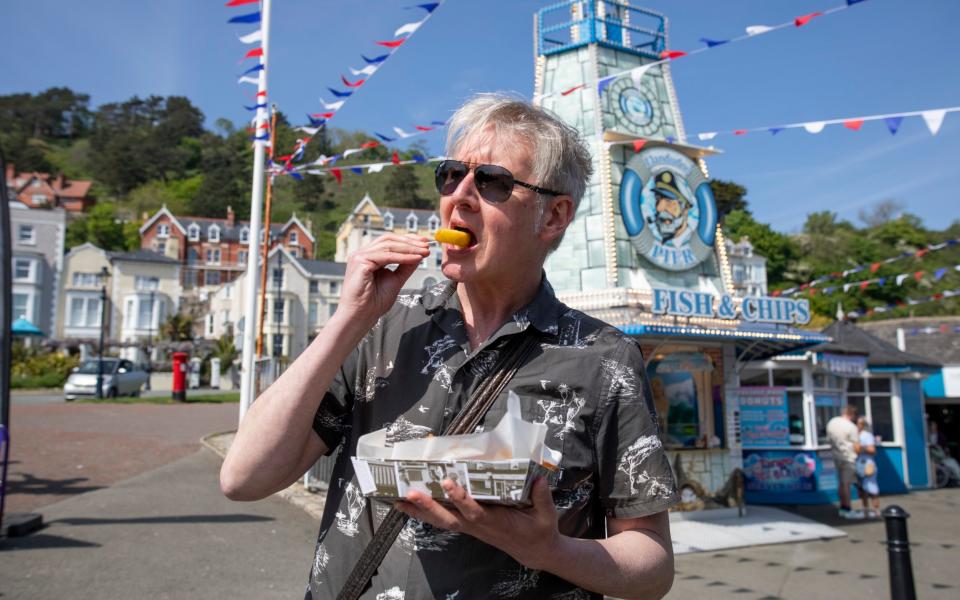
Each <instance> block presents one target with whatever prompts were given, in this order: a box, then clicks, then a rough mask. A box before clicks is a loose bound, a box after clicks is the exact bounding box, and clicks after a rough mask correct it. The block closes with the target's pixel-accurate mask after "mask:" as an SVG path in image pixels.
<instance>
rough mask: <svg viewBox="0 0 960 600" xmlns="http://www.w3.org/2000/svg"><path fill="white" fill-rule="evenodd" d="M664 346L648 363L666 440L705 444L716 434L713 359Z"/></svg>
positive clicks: (668, 443)
mask: <svg viewBox="0 0 960 600" xmlns="http://www.w3.org/2000/svg"><path fill="white" fill-rule="evenodd" d="M674 348H676V350H674V351H671V349H670V348H664V349H662V350H660V351H658V352H657V354H656V355H655V356H654V357H653V359H652V360H651V361H650V363H649V364H648V365H647V374H648V376H649V378H650V388H651V391H652V392H653V402H654V406H655V407H656V412H657V420H658V421H659V424H660V434H661V436H662V437H663V443H664V445H665V446H667V447H673V448H683V447H686V448H693V447H704V446H705V445H706V444H707V443H708V442H709V440H710V438H712V437H714V436H717V428H716V427H715V422H714V415H713V404H714V402H713V384H714V378H713V370H714V365H713V361H712V360H711V359H710V357H709V356H707V355H706V354H703V353H701V352H691V351H689V350H687V349H685V348H682V347H680V346H675V347H674Z"/></svg>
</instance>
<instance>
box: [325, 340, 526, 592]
mask: <svg viewBox="0 0 960 600" xmlns="http://www.w3.org/2000/svg"><path fill="white" fill-rule="evenodd" d="M538 344H539V340H538V339H537V336H536V335H533V334H532V333H526V332H525V333H521V334H519V335H516V336H515V337H514V338H513V339H511V340H510V341H509V342H507V345H506V346H505V347H504V351H503V354H501V356H500V359H499V360H498V361H497V364H496V367H495V368H494V370H493V372H492V374H491V375H490V376H489V377H487V378H486V379H484V380H483V382H482V383H481V384H480V385H479V386H477V389H476V390H474V392H473V396H472V397H471V398H470V401H469V402H467V403H466V405H464V407H463V408H462V409H460V412H459V413H458V414H457V416H456V417H454V419H453V421H452V422H451V423H450V425H449V426H448V427H447V428H446V430H444V432H443V435H460V434H464V433H472V432H473V431H474V430H476V428H477V426H478V425H479V424H480V421H481V420H483V417H484V415H486V414H487V411H488V410H490V407H491V406H493V403H494V401H495V400H496V399H497V396H499V395H500V392H502V391H503V388H504V387H506V385H507V382H509V381H510V380H511V379H512V378H513V376H514V375H515V374H516V372H517V370H518V369H519V368H520V367H521V365H523V363H524V361H525V360H526V359H527V357H528V356H530V353H531V352H533V349H534V348H535V347H536V346H537V345H538ZM408 518H409V517H407V515H405V514H403V513H402V512H400V511H399V510H397V509H396V508H391V509H390V512H388V513H387V516H386V517H384V519H383V521H382V522H381V523H380V527H378V528H377V531H376V532H375V533H374V534H373V539H371V540H370V543H369V544H367V547H366V548H364V549H363V554H361V555H360V559H359V560H358V561H357V564H356V565H354V567H353V570H352V571H350V576H349V577H347V581H346V583H345V584H344V585H343V589H342V590H340V594H339V595H338V596H337V600H357V599H358V598H360V596H361V595H362V594H363V592H365V591H366V589H367V586H368V585H369V584H370V579H371V578H372V577H373V574H374V573H376V572H377V569H379V568H380V563H382V562H383V559H384V557H386V555H387V552H388V551H389V550H390V547H391V546H392V545H393V542H394V541H395V540H396V539H397V536H398V535H400V532H401V531H402V530H403V527H404V526H405V525H406V524H407V519H408Z"/></svg>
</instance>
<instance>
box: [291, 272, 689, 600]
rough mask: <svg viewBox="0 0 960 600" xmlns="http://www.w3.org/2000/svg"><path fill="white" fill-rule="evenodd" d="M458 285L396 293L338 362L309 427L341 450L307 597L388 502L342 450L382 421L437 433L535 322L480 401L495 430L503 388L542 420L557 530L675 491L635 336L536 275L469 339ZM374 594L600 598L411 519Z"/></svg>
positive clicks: (599, 520)
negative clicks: (516, 306)
mask: <svg viewBox="0 0 960 600" xmlns="http://www.w3.org/2000/svg"><path fill="white" fill-rule="evenodd" d="M455 291H456V284H454V283H452V282H443V283H440V284H437V285H435V286H433V287H429V288H425V289H424V290H422V291H421V293H418V294H409V295H402V296H400V297H399V298H398V299H397V302H396V304H395V306H394V307H393V308H392V309H391V310H390V311H389V313H387V314H386V315H385V316H384V317H383V318H381V319H380V320H379V322H378V323H377V325H376V326H375V327H374V328H373V329H372V330H371V331H370V333H369V334H368V335H367V336H366V337H365V338H364V340H363V341H362V342H361V343H360V345H359V347H358V348H357V351H356V352H354V354H353V355H352V356H351V358H350V359H348V360H347V362H346V363H345V364H344V365H343V367H342V368H341V370H340V372H339V374H338V375H337V377H336V378H335V380H334V382H333V383H332V384H331V386H330V389H329V391H328V392H327V393H326V395H325V396H324V398H323V401H322V402H321V404H320V409H319V410H318V412H317V414H316V417H315V418H314V423H313V428H314V430H315V431H316V432H317V434H318V435H319V436H320V438H321V439H322V440H323V441H324V442H325V443H326V445H327V447H328V448H330V449H331V452H334V451H337V452H338V456H337V460H336V465H335V468H334V471H333V476H332V479H331V482H330V490H329V492H328V496H327V503H326V507H325V510H324V515H323V520H322V522H321V525H320V534H319V537H318V540H317V546H316V552H315V556H314V560H313V566H312V568H311V571H310V582H309V585H308V588H307V594H306V597H307V598H313V599H314V600H321V599H328V598H329V599H333V598H335V597H336V596H337V594H338V593H339V591H340V589H341V588H342V586H343V583H344V581H345V580H346V578H347V576H348V575H349V573H350V571H351V569H352V568H353V566H354V564H356V561H357V560H358V559H359V557H360V554H361V552H362V551H363V549H364V547H365V546H366V545H367V543H368V542H369V541H370V539H371V536H372V532H373V530H374V528H375V527H376V526H377V525H379V524H380V522H381V520H382V519H383V517H384V516H385V515H386V514H387V512H388V511H389V509H390V504H389V503H387V502H381V501H378V500H368V499H366V498H364V497H363V495H362V494H361V492H360V489H359V487H358V485H357V482H356V479H355V477H354V473H353V467H352V465H351V462H350V456H352V455H354V454H355V451H356V444H357V438H358V437H360V436H361V435H363V434H365V433H369V432H371V431H375V430H377V429H381V428H383V427H387V428H388V434H387V435H388V440H392V441H400V440H405V439H411V438H417V437H423V436H426V435H428V434H431V433H433V434H438V433H440V432H442V431H443V430H444V429H445V428H446V426H447V425H449V423H450V421H451V420H452V419H453V418H454V417H455V416H456V414H457V413H458V412H459V410H460V408H461V407H462V406H463V404H464V403H465V402H466V401H467V400H468V399H469V398H470V396H471V395H472V393H473V390H474V388H475V387H476V386H477V385H479V384H480V383H481V382H482V381H483V379H484V377H485V376H486V375H487V374H488V373H489V372H490V371H491V370H492V368H493V366H494V365H495V363H496V361H497V357H498V354H499V353H500V351H501V349H502V348H503V346H504V345H505V344H506V342H508V341H509V339H510V337H511V336H514V335H517V334H520V333H522V332H525V331H527V330H528V329H530V328H533V331H532V332H527V335H530V334H533V335H537V336H538V338H539V340H540V346H539V349H535V350H534V352H533V355H532V356H531V357H530V358H528V359H527V361H526V363H525V364H524V365H523V366H522V367H521V368H520V369H519V371H518V372H517V373H516V375H515V376H514V377H513V379H512V380H511V381H510V382H509V383H508V384H507V386H506V389H504V391H503V393H502V394H501V396H500V397H499V398H498V399H497V401H496V402H495V403H494V404H493V407H492V408H491V409H490V411H489V412H488V413H487V416H486V418H485V421H484V424H483V427H484V428H486V429H490V428H493V427H494V426H496V424H497V423H498V422H499V421H500V418H501V417H502V416H503V415H504V414H505V412H506V396H507V391H508V390H511V391H513V392H515V393H516V394H517V395H518V396H519V397H520V400H521V408H522V412H523V418H524V419H526V420H528V421H534V422H539V423H545V424H547V425H548V428H549V429H548V432H547V437H546V444H547V445H548V446H549V447H550V448H551V449H553V450H555V451H559V452H560V453H561V454H562V460H561V462H560V475H559V478H557V479H556V480H555V481H553V482H552V483H551V486H552V488H553V500H554V503H555V504H556V507H557V511H558V514H559V526H560V532H561V533H562V534H564V535H568V536H575V537H580V538H602V537H604V532H605V517H613V518H629V517H640V516H646V515H650V514H654V513H657V512H660V511H663V510H665V509H667V508H668V507H669V506H670V505H671V504H673V503H674V501H675V500H676V489H675V483H674V479H673V474H672V472H671V470H670V465H669V463H668V461H667V457H666V455H665V454H664V451H663V447H662V446H661V444H660V437H659V432H658V431H657V425H656V423H657V420H656V418H655V415H654V407H653V403H652V400H651V395H650V389H649V384H648V382H647V378H646V374H645V371H644V365H643V357H642V356H641V354H640V347H639V346H638V345H637V343H636V341H634V340H633V339H631V338H629V337H628V336H626V335H624V334H623V333H622V332H620V331H619V330H617V329H615V328H614V327H611V326H610V325H607V324H605V323H603V322H602V321H599V320H597V319H594V318H592V317H589V316H587V315H584V314H583V313H581V312H578V311H576V310H572V309H570V308H569V307H567V306H565V305H564V304H562V303H561V302H559V301H558V300H557V298H556V297H555V296H554V293H553V289H552V288H551V287H550V284H549V283H547V281H546V278H545V277H544V279H543V280H542V283H541V285H540V289H539V291H538V293H537V296H536V297H535V298H534V300H533V301H532V302H531V303H530V304H529V305H528V306H526V307H525V308H523V309H521V310H520V311H518V312H517V313H516V314H514V315H513V318H512V319H511V320H510V321H509V322H507V323H506V324H504V325H503V326H502V327H501V328H500V329H499V330H498V331H497V332H496V333H495V334H494V335H493V336H491V338H490V339H489V340H487V341H486V342H485V343H484V344H483V345H482V346H480V347H479V348H477V349H476V350H473V351H471V350H470V345H469V342H468V341H467V332H466V329H465V327H464V323H463V314H462V312H461V307H460V302H459V299H458V297H457V295H456V293H455ZM363 598H365V599H369V600H400V599H404V600H420V599H432V598H440V599H456V600H466V599H473V598H531V599H532V598H536V599H538V600H539V599H546V598H555V599H558V600H559V599H577V598H598V599H599V598H601V595H600V594H595V593H591V592H587V591H586V590H583V589H581V588H578V587H577V586H576V585H574V584H572V583H569V582H567V581H565V580H564V579H562V578H560V577H557V576H556V575H552V574H550V573H547V572H541V571H536V570H532V569H528V568H525V567H524V566H522V565H521V564H519V563H517V562H516V561H515V560H513V559H512V558H510V556H508V555H507V554H505V553H503V552H501V551H499V550H497V549H496V548H493V547H491V546H488V545H487V544H484V543H483V542H480V541H478V540H476V539H475V538H472V537H470V536H467V535H463V534H457V533H454V532H451V531H446V530H441V529H437V528H434V527H432V526H430V525H428V524H426V523H423V522H420V521H417V520H415V519H411V520H410V521H409V522H408V524H407V526H406V528H405V529H404V530H403V532H402V533H401V534H400V536H399V538H398V539H397V541H396V542H395V543H394V545H393V547H392V548H391V549H390V551H389V552H388V554H387V556H386V558H385V559H384V561H383V564H382V565H381V567H380V569H379V571H378V572H377V574H376V575H375V576H374V578H373V580H372V585H371V587H370V589H368V590H367V592H366V594H365V595H364V596H363Z"/></svg>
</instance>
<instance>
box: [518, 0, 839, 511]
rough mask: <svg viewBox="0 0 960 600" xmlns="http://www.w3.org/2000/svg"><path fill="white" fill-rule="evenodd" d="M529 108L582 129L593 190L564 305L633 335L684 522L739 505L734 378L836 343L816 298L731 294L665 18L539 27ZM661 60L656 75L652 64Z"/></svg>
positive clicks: (552, 270) (545, 21) (597, 17)
mask: <svg viewBox="0 0 960 600" xmlns="http://www.w3.org/2000/svg"><path fill="white" fill-rule="evenodd" d="M535 27H536V36H535V39H536V40H537V48H536V63H535V65H536V73H535V98H536V99H537V101H538V102H539V103H540V104H541V105H542V106H543V107H545V108H547V109H549V110H551V111H553V112H554V113H555V114H557V115H558V116H559V117H560V118H561V119H563V120H564V121H565V122H567V123H568V124H569V125H571V126H572V127H574V128H576V129H577V130H579V131H580V132H581V134H582V136H583V138H584V139H585V140H586V142H587V143H588V145H589V146H590V149H591V152H592V155H593V160H594V173H595V176H594V178H593V180H592V181H591V182H590V184H589V185H588V187H587V192H586V194H585V196H584V198H583V200H582V202H581V204H580V205H579V207H578V210H577V215H576V218H575V220H574V221H573V223H572V224H571V225H570V227H569V228H568V229H567V233H566V236H565V237H564V239H563V242H562V243H561V245H560V246H559V248H558V249H557V250H556V251H555V252H554V253H553V254H552V255H551V256H550V257H549V259H548V261H547V264H546V271H547V275H548V278H549V280H550V282H551V283H552V284H553V286H554V288H555V289H556V291H557V295H558V296H559V298H560V299H561V300H562V301H564V302H565V303H567V304H568V305H570V306H571V307H573V308H576V309H579V310H583V311H584V312H588V313H590V314H592V315H594V316H597V317H599V318H601V319H603V320H604V321H607V322H608V323H612V324H614V325H616V326H619V327H620V328H621V329H622V330H623V331H624V332H626V333H627V334H629V335H631V336H635V337H636V338H637V339H638V341H639V343H640V344H641V346H642V348H643V354H644V357H645V360H646V362H647V364H646V369H647V372H648V374H649V375H650V380H651V385H652V390H653V396H654V401H655V403H656V405H657V412H658V415H659V417H658V418H659V419H660V426H661V431H662V437H663V443H664V445H665V446H666V447H667V448H668V450H669V453H670V456H671V462H672V464H673V467H674V471H675V475H676V477H677V480H678V484H679V487H680V491H681V503H680V504H679V505H678V506H677V510H682V511H689V510H699V509H705V508H730V507H733V506H739V505H741V504H742V500H743V498H742V495H743V480H742V471H741V470H740V469H741V467H742V466H743V463H742V454H741V427H740V420H741V410H740V402H739V397H738V390H739V388H740V383H739V375H738V373H739V370H740V369H741V368H743V366H744V364H746V363H747V362H749V361H755V360H760V359H766V358H768V357H772V356H777V355H781V354H784V353H786V352H790V351H794V350H797V349H801V348H805V347H808V346H812V345H815V344H819V343H822V342H826V341H829V337H827V336H825V335H821V334H819V333H814V332H807V331H802V330H798V329H795V326H796V325H803V324H805V323H807V322H808V321H809V319H810V307H809V303H808V302H807V301H806V300H803V299H801V300H791V299H787V298H772V297H747V298H742V297H736V296H734V294H733V287H732V277H731V270H730V265H729V263H728V261H727V257H726V252H725V248H724V242H723V232H722V230H721V228H720V226H719V216H718V213H717V208H716V204H715V202H714V198H713V194H712V192H711V188H710V185H709V174H708V171H707V165H706V162H705V160H704V159H705V158H706V157H708V156H710V155H712V154H716V153H717V150H716V149H715V148H713V147H709V148H705V147H699V146H695V145H692V144H689V143H688V142H687V138H686V134H685V132H684V127H683V120H682V116H681V113H680V108H679V104H678V102H677V97H676V92H675V90H674V87H673V81H672V79H671V73H670V65H669V63H667V62H661V60H660V54H661V53H662V52H664V51H665V50H667V49H668V48H669V44H668V43H667V20H666V18H665V17H664V16H663V15H660V14H658V13H655V12H652V11H649V10H645V9H640V8H635V7H632V6H630V5H629V3H628V2H623V1H618V2H612V1H592V0H591V1H586V2H584V1H573V2H560V3H557V4H554V5H551V6H548V7H546V8H543V9H541V10H540V11H539V12H538V14H537V18H536V21H535ZM654 63H656V64H654Z"/></svg>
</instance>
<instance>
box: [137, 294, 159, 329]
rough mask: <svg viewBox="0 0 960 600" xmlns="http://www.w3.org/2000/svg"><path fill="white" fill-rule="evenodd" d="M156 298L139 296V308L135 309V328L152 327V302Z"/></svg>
mask: <svg viewBox="0 0 960 600" xmlns="http://www.w3.org/2000/svg"><path fill="white" fill-rule="evenodd" d="M155 301H156V300H155V299H154V300H151V299H150V298H140V309H139V310H138V311H137V329H151V328H153V303H154V302H155Z"/></svg>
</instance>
